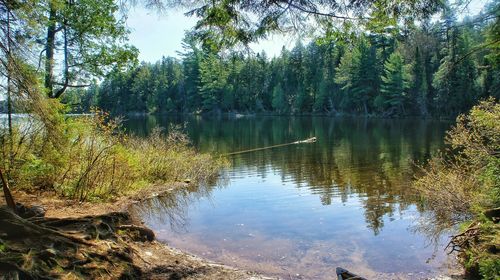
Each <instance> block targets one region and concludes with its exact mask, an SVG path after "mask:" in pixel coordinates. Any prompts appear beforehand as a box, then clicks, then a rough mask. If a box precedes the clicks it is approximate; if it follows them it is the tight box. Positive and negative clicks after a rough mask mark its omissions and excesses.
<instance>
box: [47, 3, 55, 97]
mask: <svg viewBox="0 0 500 280" xmlns="http://www.w3.org/2000/svg"><path fill="white" fill-rule="evenodd" d="M49 9H50V11H49V23H48V27H47V38H46V39H47V40H46V45H45V89H46V90H47V95H48V96H49V97H50V98H53V94H54V93H53V92H54V50H55V47H56V42H55V41H56V7H55V5H54V3H53V2H52V1H51V2H50V3H49Z"/></svg>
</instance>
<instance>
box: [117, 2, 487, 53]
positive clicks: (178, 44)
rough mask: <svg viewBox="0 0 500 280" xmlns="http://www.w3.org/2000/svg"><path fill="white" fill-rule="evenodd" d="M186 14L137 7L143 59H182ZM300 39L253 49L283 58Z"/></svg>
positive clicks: (135, 37)
mask: <svg viewBox="0 0 500 280" xmlns="http://www.w3.org/2000/svg"><path fill="white" fill-rule="evenodd" d="M486 2H487V0H472V2H471V4H470V5H469V6H468V10H466V11H464V12H463V13H461V14H460V15H459V17H463V16H465V15H474V14H477V13H479V11H480V10H481V9H482V7H484V5H485V3H486ZM183 13H184V11H179V10H176V11H168V13H166V14H162V15H158V14H157V13H155V12H151V11H147V10H145V9H143V8H140V7H137V8H134V9H132V10H131V11H130V12H129V14H128V19H127V26H128V27H129V29H130V31H131V33H130V35H129V39H130V43H131V44H132V45H134V46H136V47H137V48H138V49H139V52H140V53H139V60H140V61H147V62H156V61H158V60H159V59H160V58H161V57H162V56H172V57H179V54H178V52H179V51H181V52H182V39H183V38H184V33H185V31H186V30H188V29H190V28H192V27H193V26H194V25H195V23H196V18H195V17H187V16H184V14H183ZM296 41H297V38H294V37H291V36H285V35H273V36H271V37H270V38H268V39H267V40H262V41H260V42H259V43H253V44H251V45H250V47H251V48H252V49H253V51H255V52H261V51H262V50H265V52H266V54H267V55H268V57H273V56H277V55H279V53H280V52H281V49H282V47H283V46H284V47H285V48H287V49H291V48H292V47H293V46H294V45H295V42H296Z"/></svg>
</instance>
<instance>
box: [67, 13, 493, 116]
mask: <svg viewBox="0 0 500 280" xmlns="http://www.w3.org/2000/svg"><path fill="white" fill-rule="evenodd" d="M496 13H498V5H496V6H495V5H493V6H492V7H490V9H489V12H487V13H482V14H479V15H478V16H476V17H474V18H466V19H464V20H462V21H457V20H456V19H455V16H454V14H453V13H452V12H450V11H446V10H445V12H444V13H443V16H442V19H441V20H439V21H436V22H430V21H424V22H422V23H420V24H418V25H413V26H410V27H409V28H406V29H404V30H401V29H398V28H396V27H391V26H389V27H385V28H383V29H378V32H375V31H371V32H370V31H365V32H363V33H359V34H357V36H353V37H343V38H342V39H341V38H335V37H332V36H326V37H322V38H317V39H316V40H314V41H312V42H311V43H309V44H307V45H304V44H302V43H301V42H300V41H299V42H297V44H296V45H295V47H294V48H293V49H292V50H290V51H289V50H286V49H285V48H283V50H282V52H281V54H280V55H279V56H278V57H274V58H271V59H269V58H268V57H267V56H266V54H265V53H257V54H253V53H249V52H241V51H240V52H238V51H231V52H215V51H212V50H210V49H209V48H204V47H203V46H202V45H200V44H197V43H196V42H195V40H193V39H192V38H191V37H189V36H187V39H185V49H184V52H183V55H182V57H181V58H180V59H177V58H172V57H167V58H162V59H161V60H160V61H158V62H156V63H142V64H140V65H138V66H137V67H133V68H131V69H129V70H127V71H119V70H115V71H113V72H112V73H111V74H110V75H109V76H108V77H107V78H106V79H105V80H104V81H103V82H102V83H101V84H100V85H93V86H92V87H90V88H89V89H88V90H78V91H73V92H72V93H71V94H68V96H66V97H65V98H66V99H67V102H68V103H72V104H79V105H78V106H79V107H78V110H77V111H85V110H87V109H88V108H89V107H90V106H92V105H97V106H99V107H101V108H103V109H105V110H107V111H110V112H113V113H118V114H123V113H130V112H136V113H223V112H240V113H253V112H257V113H278V114H309V113H317V114H361V115H379V116H404V115H420V116H430V115H433V116H453V115H456V114H458V113H462V112H465V111H466V110H468V109H469V108H471V107H472V106H473V105H474V104H475V103H477V101H478V100H480V99H484V98H485V97H487V96H495V97H497V98H498V97H500V80H499V78H498V77H500V71H499V64H498V54H497V50H496V49H495V48H488V47H487V46H488V44H495V43H497V42H491V40H492V39H491V37H492V36H491V34H495V33H494V32H496V31H495V30H494V29H495V28H497V27H496V25H495V23H494V22H492V19H493V20H494V19H495V17H494V16H495V15H496ZM491 15H493V17H492V16H491ZM80 99H81V100H80Z"/></svg>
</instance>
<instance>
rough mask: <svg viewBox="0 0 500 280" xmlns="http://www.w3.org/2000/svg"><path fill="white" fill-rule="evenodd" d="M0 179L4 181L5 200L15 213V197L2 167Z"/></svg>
mask: <svg viewBox="0 0 500 280" xmlns="http://www.w3.org/2000/svg"><path fill="white" fill-rule="evenodd" d="M0 180H1V181H2V188H3V195H4V197H5V202H6V203H7V206H8V207H9V208H10V209H11V210H12V211H14V213H15V212H16V203H15V202H14V198H13V197H12V194H11V193H10V189H9V184H8V183H7V180H6V179H5V177H4V176H3V172H2V169H0Z"/></svg>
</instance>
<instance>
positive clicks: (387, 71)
mask: <svg viewBox="0 0 500 280" xmlns="http://www.w3.org/2000/svg"><path fill="white" fill-rule="evenodd" d="M408 80H409V75H408V72H407V70H406V68H405V65H404V62H403V57H402V56H401V55H400V54H399V53H398V52H394V53H392V54H391V56H389V59H388V60H387V61H386V62H385V64H384V75H383V76H382V87H381V90H380V95H379V96H377V98H375V105H376V106H377V107H378V108H379V110H381V111H383V112H385V114H397V115H402V114H404V113H405V111H404V107H405V103H406V102H407V100H408V92H407V90H408V88H409V85H408V83H409V82H408ZM388 111H390V112H388Z"/></svg>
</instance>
